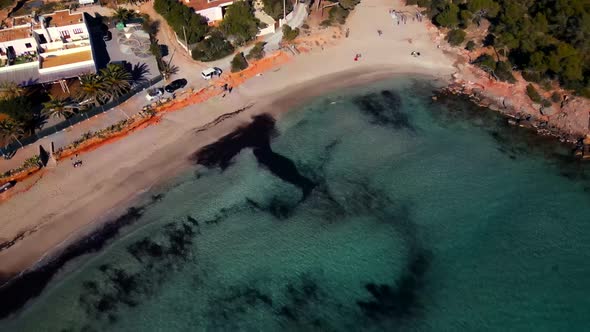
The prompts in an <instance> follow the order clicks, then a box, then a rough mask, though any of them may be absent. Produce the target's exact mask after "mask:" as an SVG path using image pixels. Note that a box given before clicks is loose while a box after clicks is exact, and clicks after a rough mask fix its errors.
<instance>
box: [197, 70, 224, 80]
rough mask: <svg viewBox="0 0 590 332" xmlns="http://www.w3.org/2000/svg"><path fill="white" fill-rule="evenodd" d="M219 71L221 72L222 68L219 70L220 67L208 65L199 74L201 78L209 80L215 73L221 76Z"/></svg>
mask: <svg viewBox="0 0 590 332" xmlns="http://www.w3.org/2000/svg"><path fill="white" fill-rule="evenodd" d="M221 73H223V70H221V69H220V68H217V67H210V68H207V69H205V70H203V71H202V72H201V76H202V77H203V79H206V80H210V79H211V78H212V77H213V76H215V75H217V76H221Z"/></svg>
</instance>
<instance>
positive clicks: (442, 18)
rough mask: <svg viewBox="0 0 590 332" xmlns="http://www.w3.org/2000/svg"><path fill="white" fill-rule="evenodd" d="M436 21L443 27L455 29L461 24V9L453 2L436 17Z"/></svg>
mask: <svg viewBox="0 0 590 332" xmlns="http://www.w3.org/2000/svg"><path fill="white" fill-rule="evenodd" d="M434 21H435V22H436V23H437V24H438V25H440V26H443V27H447V28H454V27H456V26H457V25H458V24H459V7H458V6H457V5H455V4H454V3H452V2H449V3H448V4H447V7H446V8H445V9H444V10H443V11H442V12H441V13H439V14H438V15H436V17H435V18H434Z"/></svg>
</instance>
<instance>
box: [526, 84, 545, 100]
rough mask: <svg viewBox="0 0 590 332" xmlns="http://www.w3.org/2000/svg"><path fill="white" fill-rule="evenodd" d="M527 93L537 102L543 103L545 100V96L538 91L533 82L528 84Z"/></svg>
mask: <svg viewBox="0 0 590 332" xmlns="http://www.w3.org/2000/svg"><path fill="white" fill-rule="evenodd" d="M526 94H527V96H529V98H531V100H532V101H534V102H535V103H541V102H542V101H543V98H542V97H541V95H540V94H539V93H538V92H537V89H535V87H534V86H533V85H532V84H529V85H527V86H526Z"/></svg>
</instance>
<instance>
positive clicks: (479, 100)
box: [434, 79, 590, 159]
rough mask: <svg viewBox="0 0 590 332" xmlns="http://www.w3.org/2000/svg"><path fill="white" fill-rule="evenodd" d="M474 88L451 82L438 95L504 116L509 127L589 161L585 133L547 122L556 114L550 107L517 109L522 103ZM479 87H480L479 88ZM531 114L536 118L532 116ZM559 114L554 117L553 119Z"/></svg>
mask: <svg viewBox="0 0 590 332" xmlns="http://www.w3.org/2000/svg"><path fill="white" fill-rule="evenodd" d="M477 85H478V84H477V83H472V82H465V81H463V80H460V79H455V80H453V81H452V82H451V84H449V86H447V87H446V88H444V89H443V90H442V93H443V94H452V95H462V96H465V97H467V98H468V99H469V100H471V101H472V102H473V103H475V104H477V105H479V106H482V107H486V108H489V109H491V110H493V111H496V112H499V113H500V114H502V115H504V116H505V117H506V118H507V121H508V123H509V124H510V125H513V126H519V127H523V128H529V129H532V130H534V131H536V133H537V134H539V135H542V136H550V137H555V138H556V139H558V140H559V141H560V142H562V143H567V144H570V145H572V148H573V151H574V153H575V155H576V156H578V157H580V158H582V159H590V139H589V136H588V134H587V133H584V132H576V131H572V130H571V129H566V128H564V127H565V126H563V125H560V124H559V123H556V122H557V121H551V120H552V119H551V118H549V117H550V116H553V115H555V114H556V113H557V111H556V110H555V108H554V107H549V108H544V107H543V106H541V105H535V104H532V103H530V104H528V105H520V106H519V104H522V103H521V102H520V103H519V102H514V101H513V100H512V99H511V98H510V97H506V96H500V95H498V94H495V93H493V92H490V91H487V90H485V89H484V88H479V87H478V86H477ZM481 86H482V87H483V85H481ZM434 98H436V97H434ZM567 106H568V100H567V99H566V100H564V101H563V102H562V103H561V105H560V107H561V109H563V108H565V107H567ZM531 111H533V112H531ZM534 111H536V112H537V113H538V114H539V115H535V114H534ZM560 114H565V113H560ZM560 114H557V116H559V115H560ZM562 118H564V116H562ZM564 124H565V125H567V124H568V122H567V120H566V121H564Z"/></svg>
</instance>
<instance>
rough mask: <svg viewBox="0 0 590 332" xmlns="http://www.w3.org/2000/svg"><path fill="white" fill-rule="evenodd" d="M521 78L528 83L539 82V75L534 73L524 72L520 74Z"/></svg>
mask: <svg viewBox="0 0 590 332" xmlns="http://www.w3.org/2000/svg"><path fill="white" fill-rule="evenodd" d="M522 78H524V79H525V80H527V81H528V82H534V83H539V82H541V79H542V77H541V74H540V73H539V72H536V71H530V70H524V71H523V72H522Z"/></svg>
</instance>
